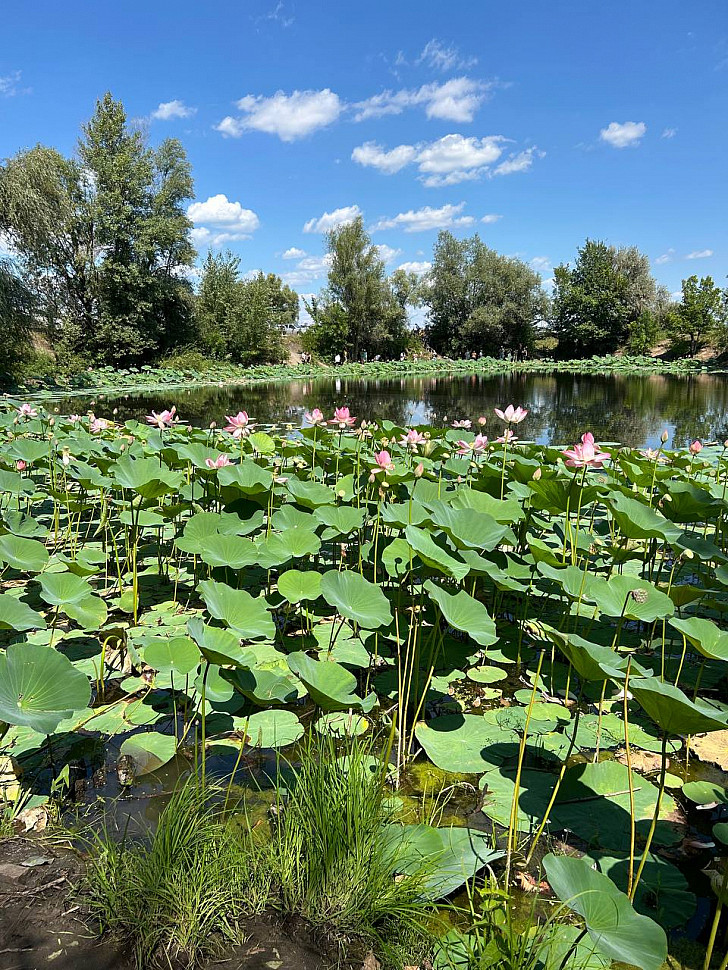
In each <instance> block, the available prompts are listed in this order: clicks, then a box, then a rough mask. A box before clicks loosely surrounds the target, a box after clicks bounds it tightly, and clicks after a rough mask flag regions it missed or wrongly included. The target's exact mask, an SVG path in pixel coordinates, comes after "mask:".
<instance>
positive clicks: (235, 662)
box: [187, 616, 254, 667]
mask: <svg viewBox="0 0 728 970" xmlns="http://www.w3.org/2000/svg"><path fill="white" fill-rule="evenodd" d="M187 632H188V633H189V635H190V636H191V637H192V639H193V640H194V641H195V643H196V644H197V646H198V647H199V648H200V653H201V654H202V656H203V657H204V658H205V660H207V661H208V663H211V664H218V665H219V666H222V667H226V666H234V667H247V666H249V665H250V663H251V661H254V655H253V654H252V653H251V651H250V649H249V648H247V649H246V648H244V647H241V646H240V638H239V637H238V636H236V635H235V634H234V633H231V632H230V630H224V629H223V628H222V627H219V626H209V625H208V624H206V623H204V622H203V620H202V617H201V616H193V617H192V619H191V620H190V621H189V623H188V624H187Z"/></svg>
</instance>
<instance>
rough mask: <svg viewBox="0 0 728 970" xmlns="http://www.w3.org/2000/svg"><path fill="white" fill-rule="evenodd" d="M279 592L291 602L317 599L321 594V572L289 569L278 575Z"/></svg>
mask: <svg viewBox="0 0 728 970" xmlns="http://www.w3.org/2000/svg"><path fill="white" fill-rule="evenodd" d="M278 592H279V593H280V594H281V596H283V597H284V598H285V599H287V600H288V602H289V603H300V602H301V601H302V600H316V599H318V598H319V596H320V595H321V574H320V573H317V572H313V570H307V571H306V572H304V571H303V570H300V569H289V570H288V571H287V572H285V573H281V575H280V576H279V577H278Z"/></svg>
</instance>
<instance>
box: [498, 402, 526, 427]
mask: <svg viewBox="0 0 728 970" xmlns="http://www.w3.org/2000/svg"><path fill="white" fill-rule="evenodd" d="M493 410H494V411H495V413H496V414H497V415H498V417H499V418H500V419H501V421H505V422H506V424H520V423H521V421H523V419H524V418H525V417H526V415H527V414H528V410H527V409H526V408H522V407H517V408H514V407H513V405H512V404H509V405H508V407H507V408H506V409H505V411H501V409H500V408H493Z"/></svg>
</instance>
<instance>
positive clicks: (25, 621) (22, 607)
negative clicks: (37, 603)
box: [0, 593, 46, 633]
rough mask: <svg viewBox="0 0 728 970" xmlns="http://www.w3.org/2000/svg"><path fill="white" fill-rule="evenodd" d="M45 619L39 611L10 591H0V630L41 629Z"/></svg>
mask: <svg viewBox="0 0 728 970" xmlns="http://www.w3.org/2000/svg"><path fill="white" fill-rule="evenodd" d="M45 625H46V621H45V619H44V617H42V616H41V615H40V613H36V612H35V610H32V609H31V608H30V607H29V606H28V605H27V603H23V602H21V600H19V599H17V598H16V597H15V596H11V595H10V593H0V630H17V631H18V632H19V633H22V632H24V631H25V630H41V629H43V628H44V627H45Z"/></svg>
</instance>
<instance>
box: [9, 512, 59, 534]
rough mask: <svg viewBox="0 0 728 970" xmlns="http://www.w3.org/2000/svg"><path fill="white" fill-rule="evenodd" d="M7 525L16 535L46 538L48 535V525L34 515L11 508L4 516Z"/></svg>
mask: <svg viewBox="0 0 728 970" xmlns="http://www.w3.org/2000/svg"><path fill="white" fill-rule="evenodd" d="M3 519H4V522H5V525H6V526H7V527H8V530H9V531H10V532H12V534H13V535H14V536H23V537H24V538H25V539H44V538H45V537H46V536H47V535H48V526H46V525H43V524H42V523H41V522H38V520H37V519H34V518H33V516H32V515H26V514H25V513H24V512H18V511H17V510H16V509H11V510H10V511H8V512H6V513H5V515H4V516H3Z"/></svg>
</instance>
